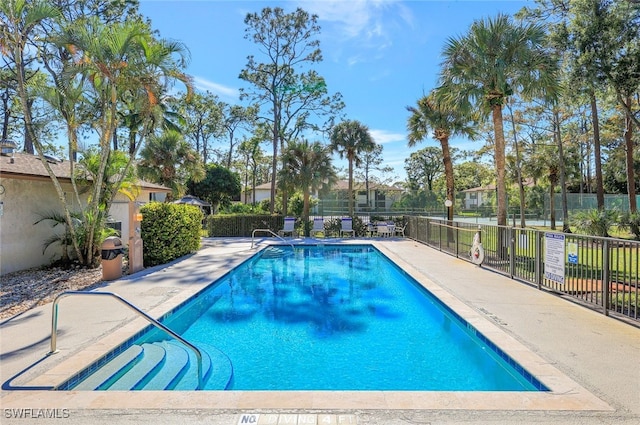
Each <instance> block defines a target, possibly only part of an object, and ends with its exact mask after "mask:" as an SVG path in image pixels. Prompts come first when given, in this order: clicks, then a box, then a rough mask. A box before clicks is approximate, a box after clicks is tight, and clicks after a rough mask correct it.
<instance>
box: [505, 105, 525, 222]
mask: <svg viewBox="0 0 640 425" xmlns="http://www.w3.org/2000/svg"><path fill="white" fill-rule="evenodd" d="M509 113H510V115H511V126H512V127H513V147H514V149H515V151H516V173H517V176H518V193H519V196H520V228H522V229H524V228H525V227H526V222H525V201H524V182H523V179H522V167H521V166H520V149H518V135H517V133H516V120H515V118H514V116H513V109H512V108H511V106H509ZM514 226H515V217H514Z"/></svg>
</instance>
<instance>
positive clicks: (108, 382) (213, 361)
mask: <svg viewBox="0 0 640 425" xmlns="http://www.w3.org/2000/svg"><path fill="white" fill-rule="evenodd" d="M198 348H200V350H201V352H202V373H203V376H204V379H203V381H204V382H206V383H207V385H206V388H207V389H210V390H224V389H226V388H227V386H228V385H229V383H230V382H231V378H232V375H233V367H232V365H231V361H230V360H229V358H228V357H227V356H226V354H224V353H223V352H221V351H220V350H218V349H216V348H214V347H211V346H206V345H205V346H203V345H202V344H199V345H198ZM197 387H198V374H197V360H196V356H195V353H193V352H191V350H186V349H185V348H183V347H182V346H181V344H180V343H179V342H178V341H175V340H169V341H155V342H148V343H144V344H141V345H138V344H134V345H132V346H130V347H129V348H127V349H126V350H125V351H123V352H122V353H121V354H119V355H118V356H116V357H115V358H114V359H113V360H111V361H109V362H107V363H105V364H104V365H103V366H102V367H100V368H99V369H97V370H96V371H95V372H94V373H93V374H91V375H89V377H87V379H85V380H83V381H82V382H80V383H79V384H78V385H76V386H75V387H73V388H72V389H73V390H90V391H91V390H115V391H117V390H120V391H129V390H184V391H193V390H196V389H197Z"/></svg>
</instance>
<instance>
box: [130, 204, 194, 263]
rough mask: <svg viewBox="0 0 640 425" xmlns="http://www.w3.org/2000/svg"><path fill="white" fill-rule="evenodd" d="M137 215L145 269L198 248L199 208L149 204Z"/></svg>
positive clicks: (182, 205)
mask: <svg viewBox="0 0 640 425" xmlns="http://www.w3.org/2000/svg"><path fill="white" fill-rule="evenodd" d="M140 212H141V213H142V216H143V219H142V223H141V230H142V240H143V258H144V264H145V266H147V267H150V266H155V265H158V264H165V263H168V262H169V261H172V260H175V259H176V258H179V257H182V256H183V255H186V254H189V253H192V252H195V251H197V250H198V248H200V232H201V230H202V220H203V218H204V215H203V214H202V211H201V210H200V208H198V207H196V206H193V205H184V204H165V203H159V202H152V203H149V204H147V205H144V206H143V207H142V208H141V209H140Z"/></svg>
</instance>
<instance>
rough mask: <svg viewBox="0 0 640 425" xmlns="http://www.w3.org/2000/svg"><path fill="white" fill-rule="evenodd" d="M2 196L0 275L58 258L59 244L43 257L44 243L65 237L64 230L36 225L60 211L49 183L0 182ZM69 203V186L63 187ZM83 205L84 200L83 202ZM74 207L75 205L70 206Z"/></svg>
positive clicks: (42, 223) (57, 200) (49, 248)
mask: <svg viewBox="0 0 640 425" xmlns="http://www.w3.org/2000/svg"><path fill="white" fill-rule="evenodd" d="M0 180H1V181H2V186H3V187H4V194H2V195H1V196H0V201H1V202H2V203H3V208H2V211H3V212H2V216H0V275H3V274H6V273H11V272H14V271H17V270H24V269H28V268H32V267H37V266H41V265H45V264H49V263H51V262H52V261H53V260H56V259H58V258H60V255H61V253H62V250H61V248H60V245H59V244H53V245H50V246H49V247H48V248H47V249H46V250H45V251H44V253H43V245H44V243H45V241H46V240H47V239H49V238H51V236H52V235H54V234H62V233H64V226H63V225H58V226H56V227H53V228H52V227H51V226H52V222H51V221H43V222H40V223H38V224H34V223H36V222H37V221H38V220H40V219H41V218H42V216H47V215H50V213H51V212H57V213H61V212H62V211H63V209H62V205H61V204H60V200H59V199H58V197H57V195H56V192H55V190H54V188H53V184H52V183H51V181H34V180H22V179H0ZM63 188H64V189H65V192H66V193H67V196H68V199H67V201H68V202H73V200H72V199H71V198H72V197H71V196H70V194H71V193H72V191H71V187H70V185H63ZM82 201H83V202H86V197H85V199H82ZM73 205H74V206H76V207H77V202H73Z"/></svg>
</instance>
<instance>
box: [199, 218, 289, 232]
mask: <svg viewBox="0 0 640 425" xmlns="http://www.w3.org/2000/svg"><path fill="white" fill-rule="evenodd" d="M283 227H284V216H282V215H269V214H259V215H246V214H241V215H211V216H209V217H207V229H208V230H209V236H211V237H251V236H252V232H253V231H254V230H255V229H270V230H271V231H272V232H274V233H278V230H280V229H282V228H283ZM263 236H264V235H263Z"/></svg>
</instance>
